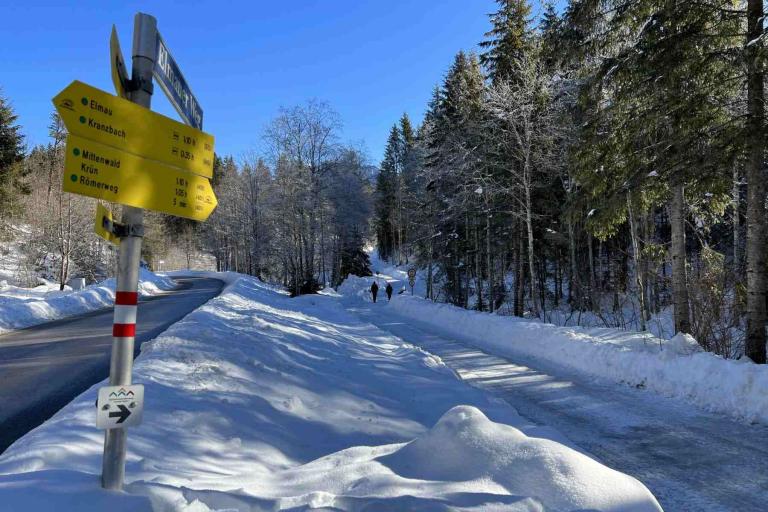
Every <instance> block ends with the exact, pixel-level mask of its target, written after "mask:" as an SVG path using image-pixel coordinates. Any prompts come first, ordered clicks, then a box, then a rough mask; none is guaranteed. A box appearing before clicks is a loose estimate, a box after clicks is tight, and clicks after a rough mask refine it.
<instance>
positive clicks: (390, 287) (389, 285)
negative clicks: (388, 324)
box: [385, 281, 394, 302]
mask: <svg viewBox="0 0 768 512" xmlns="http://www.w3.org/2000/svg"><path fill="white" fill-rule="evenodd" d="M385 291H386V292H387V302H389V301H390V300H392V292H393V291H394V290H393V289H392V283H390V282H389V281H387V287H386V288H385Z"/></svg>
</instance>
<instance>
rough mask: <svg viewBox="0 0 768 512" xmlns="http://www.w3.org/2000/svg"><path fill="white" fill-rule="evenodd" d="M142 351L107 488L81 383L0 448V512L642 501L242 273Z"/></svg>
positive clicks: (484, 399) (565, 451)
mask: <svg viewBox="0 0 768 512" xmlns="http://www.w3.org/2000/svg"><path fill="white" fill-rule="evenodd" d="M232 277H233V276H232V275H230V276H229V277H228V278H227V280H228V281H229V283H230V284H229V286H228V287H227V288H226V289H225V291H224V292H223V293H222V294H221V295H219V296H218V297H216V298H215V299H212V300H211V301H209V302H208V303H207V304H206V305H204V306H203V307H201V308H199V309H197V310H196V311H194V312H193V313H191V314H189V315H188V316H187V317H185V318H184V320H182V321H181V322H179V323H177V324H175V325H174V326H173V327H171V328H170V329H169V330H168V331H166V332H165V333H164V334H163V335H162V336H161V337H159V338H157V339H155V340H153V341H151V342H148V343H146V344H145V345H144V348H143V350H142V354H141V355H140V356H139V358H138V359H137V361H136V365H135V371H134V382H136V383H141V384H144V385H145V390H146V407H145V412H144V423H143V424H142V425H141V426H139V427H136V428H133V429H131V431H130V433H129V439H128V446H129V453H128V463H127V466H126V477H127V481H128V484H127V486H126V492H125V493H108V492H104V491H102V490H100V489H99V487H98V475H99V473H100V468H101V451H102V441H103V434H102V432H101V431H99V430H97V429H96V428H95V426H94V416H95V411H94V409H93V403H94V399H95V396H96V390H97V388H98V385H97V386H94V387H93V388H91V389H90V390H88V391H87V392H85V393H84V394H83V395H81V396H80V397H78V398H77V399H76V400H75V401H74V402H73V403H71V404H69V405H68V406H67V407H65V408H64V409H62V410H61V411H60V412H59V413H57V414H56V415H55V416H54V417H53V418H52V419H51V420H49V421H48V422H46V423H45V424H44V425H42V426H41V427H39V428H38V429H36V430H34V431H33V432H31V433H29V434H28V435H27V436H25V437H24V438H22V439H21V440H19V441H17V442H16V443H15V444H14V445H12V446H11V447H10V448H9V449H8V450H7V451H6V452H5V453H4V454H3V455H2V456H0V511H6V510H14V511H15V510H26V511H32V512H34V511H43V510H46V511H47V510H51V509H53V508H55V510H57V511H61V512H67V511H75V510H77V511H88V510H117V511H122V510H131V511H138V512H142V511H153V512H160V511H163V512H168V511H187V512H206V511H211V510H220V511H224V510H227V511H232V510H242V511H246V510H247V511H255V510H288V509H291V510H294V509H296V510H306V509H311V508H322V507H327V508H333V509H334V510H449V509H451V510H453V509H456V507H461V509H462V510H513V511H514V510H526V511H533V510H537V511H538V510H543V509H545V508H546V510H555V511H556V510H575V509H596V510H609V511H638V512H644V511H658V510H660V508H659V506H658V504H657V503H656V501H655V499H654V498H653V497H652V496H651V494H650V493H649V492H648V490H647V489H646V488H645V487H644V486H643V485H642V484H640V483H639V482H638V481H636V480H634V479H633V478H631V477H628V476H625V475H622V474H620V473H617V472H615V471H612V470H609V469H607V468H605V467H603V466H601V465H600V464H598V463H597V462H595V461H593V460H591V459H589V458H588V457H586V456H585V455H582V454H581V453H579V452H578V451H576V450H573V449H571V448H569V447H567V446H565V445H563V444H559V443H557V442H556V441H555V440H556V439H557V438H558V436H559V434H557V433H555V432H553V431H550V432H549V434H548V431H547V429H542V428H541V427H540V426H534V425H530V424H528V422H527V421H526V420H524V419H523V418H521V417H520V416H518V415H517V414H516V412H515V411H514V410H513V409H512V408H510V407H509V406H508V405H507V404H506V403H504V402H500V401H495V400H492V399H491V398H489V396H488V395H486V394H484V393H483V392H481V391H480V390H477V389H475V388H472V387H470V386H468V385H466V384H464V383H463V382H461V381H460V380H458V379H457V378H456V376H455V375H454V374H453V372H451V371H450V370H449V369H447V368H446V367H445V365H444V364H443V363H442V361H441V360H440V359H439V358H437V357H435V356H433V355H430V354H426V353H424V352H422V351H421V350H419V349H418V348H416V347H414V346H412V345H409V344H407V343H404V342H403V341H402V340H400V339H399V338H396V337H394V336H392V335H389V334H387V333H385V332H383V331H381V330H378V329H376V328H375V327H373V326H371V325H370V324H366V323H364V322H362V321H361V320H359V319H358V318H357V317H356V316H354V315H352V314H350V313H348V312H347V311H346V310H345V309H344V307H343V305H342V304H341V303H340V302H339V300H338V299H337V298H335V297H332V296H308V297H300V298H297V299H290V298H289V297H288V296H287V295H286V294H284V293H280V292H277V291H276V290H274V289H272V288H270V287H268V286H266V285H264V284H262V283H260V282H259V281H257V280H255V279H253V278H247V277H242V278H237V279H231V278H232Z"/></svg>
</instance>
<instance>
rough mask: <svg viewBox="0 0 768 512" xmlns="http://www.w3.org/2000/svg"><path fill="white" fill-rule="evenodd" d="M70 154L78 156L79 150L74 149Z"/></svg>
mask: <svg viewBox="0 0 768 512" xmlns="http://www.w3.org/2000/svg"><path fill="white" fill-rule="evenodd" d="M72 152H73V153H74V154H75V156H80V150H79V149H77V148H75V149H74V151H72Z"/></svg>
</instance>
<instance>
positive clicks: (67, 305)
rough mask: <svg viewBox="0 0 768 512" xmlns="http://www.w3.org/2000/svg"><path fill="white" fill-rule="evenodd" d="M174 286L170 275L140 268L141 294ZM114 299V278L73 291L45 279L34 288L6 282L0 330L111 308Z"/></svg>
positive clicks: (0, 302)
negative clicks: (60, 288) (11, 284)
mask: <svg viewBox="0 0 768 512" xmlns="http://www.w3.org/2000/svg"><path fill="white" fill-rule="evenodd" d="M175 287H176V283H175V282H174V281H173V279H171V278H170V277H166V276H160V275H157V274H153V273H152V272H150V271H149V270H146V269H144V268H142V269H141V270H140V273H139V292H140V294H141V295H142V296H151V295H157V294H159V293H162V292H163V291H166V290H172V289H174V288H175ZM114 299H115V280H114V279H107V280H106V281H103V282H101V283H98V284H94V285H91V286H89V287H87V288H84V289H83V290H80V291H77V292H73V291H72V289H71V288H69V287H66V288H65V290H64V291H60V290H59V289H58V285H55V284H54V283H49V282H44V283H43V284H41V285H40V286H37V287H35V288H19V287H16V286H10V285H8V284H7V283H6V284H5V286H2V287H0V333H3V332H7V331H10V330H14V329H23V328H25V327H31V326H33V325H37V324H41V323H44V322H50V321H51V320H58V319H60V318H65V317H68V316H73V315H79V314H83V313H88V312H89V311H94V310H97V309H101V308H106V307H111V306H112V304H113V303H114Z"/></svg>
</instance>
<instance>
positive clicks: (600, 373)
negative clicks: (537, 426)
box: [341, 276, 768, 423]
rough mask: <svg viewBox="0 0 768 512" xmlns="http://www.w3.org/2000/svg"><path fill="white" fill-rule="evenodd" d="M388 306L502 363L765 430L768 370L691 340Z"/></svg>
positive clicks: (358, 281) (422, 305)
mask: <svg viewBox="0 0 768 512" xmlns="http://www.w3.org/2000/svg"><path fill="white" fill-rule="evenodd" d="M382 277H384V276H382ZM370 279H371V278H356V277H355V278H351V279H350V280H348V282H346V283H345V284H344V285H342V288H341V291H342V292H343V293H345V294H347V295H357V296H359V297H362V298H364V299H365V300H370V298H369V292H368V287H369V286H370ZM389 307H390V308H391V309H392V310H394V311H395V312H396V313H398V314H400V315H402V316H405V317H408V318H411V319H414V320H417V321H420V322H425V323H427V324H429V325H431V326H433V327H435V328H438V329H440V330H441V331H443V332H448V333H452V334H454V335H457V336H460V337H463V338H466V339H468V340H471V341H472V343H473V344H474V345H476V346H477V347H478V348H481V349H483V350H487V351H489V352H492V353H496V354H498V355H501V356H509V357H512V358H514V357H515V356H518V357H519V356H524V357H529V358H535V359H538V360H542V361H548V362H551V363H555V364H558V365H561V366H565V367H569V368H572V369H575V370H578V371H580V372H583V373H586V374H589V375H593V376H597V377H601V378H606V379H610V380H612V381H615V382H621V383H627V384H630V385H632V386H637V387H642V388H646V389H650V390H653V391H655V392H657V393H660V394H663V395H665V396H671V397H677V398H682V399H684V400H686V401H689V402H692V403H694V404H696V405H697V406H699V407H702V408H704V409H707V410H709V411H713V412H718V413H725V414H728V415H730V416H733V417H735V418H739V419H742V420H746V421H751V422H756V421H759V422H763V423H768V393H767V392H766V390H768V367H766V366H762V365H756V364H753V363H751V362H748V361H743V360H742V361H734V360H726V359H723V358H721V357H718V356H716V355H714V354H711V353H707V352H703V351H702V350H701V348H700V347H699V346H698V344H697V343H696V341H695V340H694V339H693V338H691V337H690V336H683V335H678V336H675V337H674V338H672V339H671V340H660V339H658V338H655V337H653V336H652V335H650V334H647V333H646V334H644V333H639V332H631V331H622V330H619V329H607V328H585V327H558V326H555V325H552V324H546V323H542V322H538V321H534V320H525V319H520V318H515V317H508V316H500V315H495V314H488V313H480V312H477V311H467V310H465V309H462V308H458V307H455V306H451V305H447V304H437V303H434V302H431V301H428V300H424V299H422V298H419V297H410V296H408V295H401V296H396V297H395V298H394V299H393V300H392V302H391V304H390V305H389Z"/></svg>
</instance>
